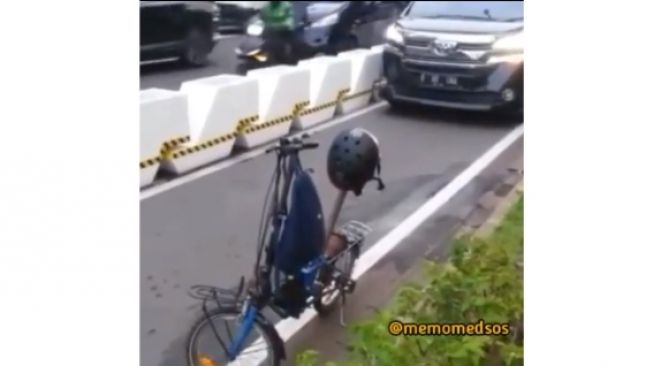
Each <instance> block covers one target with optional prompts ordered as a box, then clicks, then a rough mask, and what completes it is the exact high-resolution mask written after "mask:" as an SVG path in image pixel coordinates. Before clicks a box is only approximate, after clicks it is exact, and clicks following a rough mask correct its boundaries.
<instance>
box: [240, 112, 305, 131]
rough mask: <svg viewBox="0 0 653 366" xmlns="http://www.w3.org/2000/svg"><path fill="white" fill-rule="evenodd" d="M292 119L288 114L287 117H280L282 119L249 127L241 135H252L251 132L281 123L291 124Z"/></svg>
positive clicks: (291, 115) (292, 116) (292, 115)
mask: <svg viewBox="0 0 653 366" xmlns="http://www.w3.org/2000/svg"><path fill="white" fill-rule="evenodd" d="M293 118H294V114H289V115H285V116H282V117H279V118H275V119H271V120H269V121H267V122H264V123H261V124H257V125H255V126H249V127H248V128H246V129H245V130H243V131H242V133H243V134H249V133H252V132H256V131H260V130H264V129H266V128H270V127H273V126H276V125H278V124H281V123H285V122H291V121H292V120H293Z"/></svg>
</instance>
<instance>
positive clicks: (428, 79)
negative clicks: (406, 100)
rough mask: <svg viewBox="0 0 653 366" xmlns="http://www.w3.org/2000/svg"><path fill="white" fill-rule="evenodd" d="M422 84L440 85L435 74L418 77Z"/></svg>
mask: <svg viewBox="0 0 653 366" xmlns="http://www.w3.org/2000/svg"><path fill="white" fill-rule="evenodd" d="M420 80H421V81H422V84H425V85H438V84H440V76H439V75H437V74H429V73H423V74H422V76H421V77H420Z"/></svg>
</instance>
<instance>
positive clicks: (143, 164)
mask: <svg viewBox="0 0 653 366" xmlns="http://www.w3.org/2000/svg"><path fill="white" fill-rule="evenodd" d="M159 162H161V158H160V157H158V156H157V157H155V158H152V159H146V160H143V161H141V162H140V166H141V169H145V168H149V167H151V166H153V165H155V164H158V163H159Z"/></svg>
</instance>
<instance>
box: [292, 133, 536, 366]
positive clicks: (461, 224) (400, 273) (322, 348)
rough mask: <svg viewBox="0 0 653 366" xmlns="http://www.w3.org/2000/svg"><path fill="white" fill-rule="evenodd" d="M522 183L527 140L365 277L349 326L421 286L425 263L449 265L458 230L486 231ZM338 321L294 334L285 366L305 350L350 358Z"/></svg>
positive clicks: (350, 300) (349, 306) (348, 310)
mask: <svg viewBox="0 0 653 366" xmlns="http://www.w3.org/2000/svg"><path fill="white" fill-rule="evenodd" d="M522 177H523V138H520V139H519V140H518V141H517V142H516V143H515V144H514V145H512V146H511V147H510V148H508V149H507V150H506V151H505V152H504V153H502V154H501V155H500V157H499V158H498V159H497V160H496V161H494V162H493V163H492V164H490V165H489V166H488V167H487V168H486V169H484V170H483V171H482V173H480V174H479V175H478V176H477V177H476V178H475V179H474V180H473V181H472V182H471V183H470V184H469V185H468V186H467V187H465V188H463V189H462V190H461V191H460V192H459V193H458V194H457V195H455V196H454V198H453V199H452V200H451V201H449V202H448V203H447V204H445V205H444V206H443V207H442V208H441V209H439V210H437V211H436V212H435V213H433V214H432V215H430V216H429V217H428V218H427V219H426V220H425V221H424V222H423V223H422V224H420V225H419V226H418V227H417V229H416V230H415V231H414V232H412V233H411V234H410V235H408V236H407V237H406V238H405V239H403V240H401V242H400V243H399V244H398V245H397V247H395V248H394V249H393V250H391V251H390V252H389V253H388V254H387V255H386V256H385V257H384V258H383V259H382V260H380V261H379V262H378V263H377V264H376V265H374V266H372V267H371V269H370V270H369V271H368V272H366V273H365V274H363V276H362V277H361V278H360V279H359V280H358V283H357V286H356V291H355V292H354V293H353V294H352V295H350V296H348V297H347V302H346V306H345V308H344V309H345V311H344V314H345V322H346V323H347V324H351V323H356V322H359V321H364V320H366V319H370V318H371V317H373V316H374V315H375V313H376V312H377V311H380V310H381V309H383V308H384V307H385V306H387V305H388V304H389V303H390V302H391V301H392V298H393V296H395V295H396V293H397V291H398V290H399V288H400V287H401V286H402V285H405V284H407V283H409V282H420V281H422V280H423V278H422V272H421V270H422V264H423V260H443V259H445V258H446V257H447V256H448V253H449V250H450V249H451V244H452V241H453V240H452V239H453V237H454V236H455V235H456V234H457V233H458V232H459V230H461V229H465V230H467V231H469V230H476V229H478V228H479V227H481V226H484V225H485V224H486V222H487V220H488V219H489V218H491V217H493V216H494V214H495V213H496V210H497V209H499V207H500V206H501V205H502V204H503V203H505V201H506V200H510V199H511V197H510V196H511V195H513V194H514V189H515V187H516V185H517V184H519V183H520V182H521V181H522ZM512 199H514V198H512ZM339 317H340V312H339V309H336V310H335V311H334V312H333V313H332V314H330V315H329V316H327V317H325V318H319V317H316V318H315V319H313V321H311V322H309V323H308V324H306V326H304V327H303V328H302V329H301V330H300V331H298V332H297V333H295V334H293V335H292V336H291V337H290V340H289V341H288V342H287V343H286V352H287V354H288V362H287V364H288V365H292V364H294V358H295V356H296V355H297V354H298V353H300V352H302V351H304V350H306V349H311V350H316V351H318V352H319V354H320V356H319V357H320V359H321V360H322V361H328V360H342V359H343V358H344V357H345V356H346V354H347V352H348V347H349V344H348V341H349V339H348V333H347V329H346V328H345V327H342V326H341V325H340V321H339ZM388 337H391V335H390V334H388Z"/></svg>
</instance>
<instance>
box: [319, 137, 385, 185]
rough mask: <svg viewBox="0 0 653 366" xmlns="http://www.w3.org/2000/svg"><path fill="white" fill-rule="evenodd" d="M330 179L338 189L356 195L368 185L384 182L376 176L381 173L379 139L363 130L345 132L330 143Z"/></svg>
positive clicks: (328, 165) (328, 166) (328, 164)
mask: <svg viewBox="0 0 653 366" xmlns="http://www.w3.org/2000/svg"><path fill="white" fill-rule="evenodd" d="M327 171H328V173H329V179H330V180H331V183H332V184H333V185H334V186H336V188H338V189H340V190H342V191H352V192H354V194H356V195H357V196H358V195H360V194H361V192H362V191H363V187H364V186H365V184H367V182H369V181H371V180H376V181H377V182H378V183H379V189H383V187H384V186H383V182H382V181H381V179H380V178H379V177H375V173H379V174H380V172H381V154H380V151H379V143H378V140H377V139H376V137H374V135H372V134H371V133H370V132H368V131H366V130H364V129H362V128H353V129H350V130H345V131H343V132H341V133H340V134H338V136H336V138H335V139H334V140H333V142H332V143H331V148H330V149H329V155H328V157H327Z"/></svg>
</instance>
